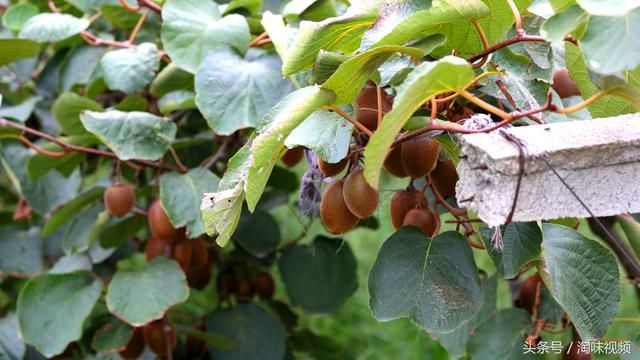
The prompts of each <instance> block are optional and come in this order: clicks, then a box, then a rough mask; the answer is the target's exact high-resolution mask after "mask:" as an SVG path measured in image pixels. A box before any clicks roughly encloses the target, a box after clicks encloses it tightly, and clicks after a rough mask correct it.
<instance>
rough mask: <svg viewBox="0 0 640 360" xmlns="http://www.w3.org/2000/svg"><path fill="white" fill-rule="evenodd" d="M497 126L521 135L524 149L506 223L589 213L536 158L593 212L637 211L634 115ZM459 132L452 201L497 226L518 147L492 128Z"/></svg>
mask: <svg viewBox="0 0 640 360" xmlns="http://www.w3.org/2000/svg"><path fill="white" fill-rule="evenodd" d="M502 131H507V132H509V133H510V134H512V135H514V136H515V137H517V138H518V139H521V140H522V141H523V142H524V143H525V144H526V148H527V150H528V152H529V154H530V155H531V156H530V157H528V158H527V160H526V162H525V166H524V169H525V175H524V177H523V178H522V184H521V188H520V192H519V196H518V202H517V206H516V209H515V212H514V215H513V218H512V221H533V220H549V219H558V218H567V217H578V218H583V217H588V216H589V213H588V212H587V211H586V210H585V209H584V207H583V206H581V205H580V203H579V202H578V200H577V199H576V198H575V197H574V196H573V195H572V194H571V192H570V191H569V190H568V189H567V188H566V187H565V186H564V185H563V184H562V183H561V182H560V180H559V179H558V178H557V177H556V176H555V175H554V174H553V172H552V171H551V170H550V169H549V168H548V166H547V164H546V163H545V161H543V160H542V158H541V156H544V157H545V159H547V161H549V163H550V164H551V165H552V166H553V167H554V168H555V169H556V170H557V171H558V173H559V174H560V175H561V176H562V178H563V179H564V180H565V181H566V182H567V183H568V184H569V185H570V186H571V188H572V189H573V190H574V191H575V192H576V193H577V195H578V196H579V197H580V199H582V201H583V202H584V203H585V204H586V205H587V206H588V207H589V209H590V210H591V211H592V212H593V213H594V214H595V215H596V216H609V215H618V214H622V213H635V212H640V114H630V115H623V116H618V117H612V118H604V119H594V120H583V121H571V122H563V123H555V124H545V125H533V126H522V127H512V128H509V129H505V130H502ZM460 138H461V145H462V149H461V160H460V163H459V164H458V167H457V169H458V174H459V176H460V180H459V181H458V184H457V186H456V198H457V200H458V202H459V204H460V206H463V207H466V208H469V209H471V210H473V211H474V212H476V213H477V214H478V216H479V217H480V219H482V220H483V221H484V222H485V223H487V224H488V225H489V226H497V225H501V224H504V223H505V222H506V219H507V217H508V215H509V212H510V211H511V208H512V205H513V199H514V196H515V188H516V182H517V179H518V176H519V173H520V166H519V161H518V148H517V147H516V146H515V145H514V144H513V143H512V142H510V141H508V140H507V139H505V137H503V136H501V135H500V134H499V133H498V132H497V131H495V132H492V133H479V134H469V135H462V136H461V137H460Z"/></svg>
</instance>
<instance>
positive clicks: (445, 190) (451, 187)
mask: <svg viewBox="0 0 640 360" xmlns="http://www.w3.org/2000/svg"><path fill="white" fill-rule="evenodd" d="M431 180H432V181H433V186H435V187H436V190H438V192H439V193H440V195H442V197H445V198H446V197H449V196H455V194H456V183H457V182H458V172H457V171H456V166H455V165H454V164H453V161H451V160H445V161H438V164H437V165H436V167H435V168H434V169H433V171H431Z"/></svg>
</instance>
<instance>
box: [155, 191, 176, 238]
mask: <svg viewBox="0 0 640 360" xmlns="http://www.w3.org/2000/svg"><path fill="white" fill-rule="evenodd" d="M148 219H149V226H150V227H151V233H152V234H153V235H154V236H155V237H157V238H158V239H159V240H162V241H166V242H174V241H176V240H178V238H179V231H178V229H176V228H175V227H174V226H173V224H172V223H171V220H169V216H168V215H167V213H166V212H165V211H164V209H163V208H162V205H160V201H155V202H154V203H153V204H152V205H151V207H150V208H149V213H148Z"/></svg>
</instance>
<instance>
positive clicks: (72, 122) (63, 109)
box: [51, 92, 104, 135]
mask: <svg viewBox="0 0 640 360" xmlns="http://www.w3.org/2000/svg"><path fill="white" fill-rule="evenodd" d="M84 110H92V111H104V108H103V107H102V105H100V104H98V103H97V102H95V101H93V100H91V99H89V98H86V97H84V96H80V95H78V94H76V93H72V92H65V93H62V94H60V96H59V97H58V98H57V99H56V101H55V102H54V103H53V106H52V107H51V114H52V115H53V117H54V118H55V119H56V120H57V121H58V124H59V125H60V127H61V128H62V130H63V131H64V132H65V133H66V134H68V135H77V134H86V133H87V131H86V130H85V129H84V126H82V122H81V121H80V113H82V111H84Z"/></svg>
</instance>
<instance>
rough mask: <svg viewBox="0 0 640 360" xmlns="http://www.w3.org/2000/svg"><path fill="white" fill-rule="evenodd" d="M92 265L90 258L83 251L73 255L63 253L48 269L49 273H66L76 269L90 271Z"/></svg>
mask: <svg viewBox="0 0 640 360" xmlns="http://www.w3.org/2000/svg"><path fill="white" fill-rule="evenodd" d="M92 268H93V265H92V264H91V258H90V257H89V255H88V254H87V253H86V252H84V253H77V254H75V255H65V256H63V257H61V258H59V259H58V261H56V263H55V264H54V265H53V266H52V267H51V269H49V274H67V273H71V272H77V271H91V269H92Z"/></svg>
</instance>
